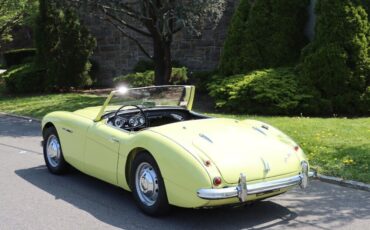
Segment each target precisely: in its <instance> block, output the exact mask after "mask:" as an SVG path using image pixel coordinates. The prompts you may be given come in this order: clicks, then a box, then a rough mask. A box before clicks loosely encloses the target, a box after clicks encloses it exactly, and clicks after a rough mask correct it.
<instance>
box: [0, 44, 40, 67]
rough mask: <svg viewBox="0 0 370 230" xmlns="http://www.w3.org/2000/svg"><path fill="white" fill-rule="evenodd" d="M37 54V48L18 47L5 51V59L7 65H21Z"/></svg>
mask: <svg viewBox="0 0 370 230" xmlns="http://www.w3.org/2000/svg"><path fill="white" fill-rule="evenodd" d="M35 55H36V49H30V48H29V49H16V50H10V51H7V52H5V53H4V55H3V56H4V59H5V63H6V66H7V67H11V66H14V65H20V64H22V63H25V62H27V60H29V59H30V58H31V59H32V58H33V57H34V56H35Z"/></svg>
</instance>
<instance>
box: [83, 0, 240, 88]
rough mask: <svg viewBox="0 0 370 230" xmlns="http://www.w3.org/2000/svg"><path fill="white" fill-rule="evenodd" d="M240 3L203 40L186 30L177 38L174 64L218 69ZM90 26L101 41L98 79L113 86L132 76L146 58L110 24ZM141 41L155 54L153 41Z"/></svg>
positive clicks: (230, 2) (233, 1) (97, 54)
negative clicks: (122, 77) (124, 76)
mask: <svg viewBox="0 0 370 230" xmlns="http://www.w3.org/2000/svg"><path fill="white" fill-rule="evenodd" d="M237 2H238V1H237V0H228V7H227V9H226V11H225V13H224V16H223V18H222V20H221V22H220V23H219V24H218V26H217V27H216V28H215V29H212V28H207V29H205V30H204V32H203V34H202V36H201V37H194V36H192V35H190V34H189V33H188V32H186V31H185V30H184V31H181V32H180V33H178V34H176V36H175V37H174V42H173V49H172V55H173V60H175V61H178V62H179V63H180V64H181V65H184V66H187V67H188V68H189V69H190V70H191V71H202V70H213V69H215V68H216V67H217V65H218V61H219V58H220V54H221V50H222V47H223V43H224V40H225V38H226V35H227V29H228V25H229V22H230V19H231V17H232V14H233V12H234V8H235V6H236V4H237ZM86 24H87V25H88V28H89V30H90V32H91V33H92V34H93V35H94V36H95V37H96V39H97V48H96V50H95V52H94V56H93V58H92V59H93V62H94V63H95V64H96V65H97V69H98V72H97V75H98V76H97V77H98V78H99V81H100V82H101V83H102V84H103V85H111V84H112V78H114V77H116V76H119V75H121V74H127V73H129V72H131V71H132V69H133V67H134V66H135V65H136V63H137V62H138V61H139V60H141V59H145V58H146V56H145V55H144V54H143V53H142V52H141V51H140V49H139V48H138V47H137V45H136V44H135V43H134V42H133V41H131V40H129V39H128V38H126V37H124V36H122V35H121V34H120V32H119V31H117V30H116V29H115V28H114V27H113V26H111V25H110V24H108V23H107V22H104V21H101V20H100V19H97V18H88V20H86ZM140 40H141V41H142V42H143V43H144V46H145V47H146V48H147V50H149V51H151V50H152V48H151V47H152V43H151V41H150V40H149V39H147V38H141V39H140Z"/></svg>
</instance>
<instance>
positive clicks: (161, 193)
mask: <svg viewBox="0 0 370 230" xmlns="http://www.w3.org/2000/svg"><path fill="white" fill-rule="evenodd" d="M130 181H131V188H132V193H133V195H134V198H135V200H136V202H137V204H138V206H139V207H140V208H141V209H142V210H143V211H144V212H145V213H146V214H148V215H151V216H159V215H165V214H166V213H168V211H169V209H170V205H169V204H168V200H167V194H166V189H165V186H164V182H163V178H162V175H161V172H160V171H159V168H158V165H157V163H156V161H155V160H154V158H153V157H152V156H151V155H150V154H148V153H140V154H138V155H137V156H136V157H135V159H134V160H133V162H132V167H131V180H130Z"/></svg>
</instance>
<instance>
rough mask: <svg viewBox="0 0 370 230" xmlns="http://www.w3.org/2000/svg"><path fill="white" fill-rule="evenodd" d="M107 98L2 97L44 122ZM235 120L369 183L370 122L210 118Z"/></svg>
mask: <svg viewBox="0 0 370 230" xmlns="http://www.w3.org/2000/svg"><path fill="white" fill-rule="evenodd" d="M104 99H105V98H104V97H98V96H90V95H83V94H54V95H42V96H29V97H16V98H14V97H0V111H1V112H8V113H14V114H19V115H26V116H32V117H36V118H42V116H43V115H45V114H46V113H48V112H51V111H55V110H65V111H74V110H76V109H79V108H84V107H87V106H95V105H101V104H102V103H103V101H104ZM210 115H213V116H217V117H229V118H236V119H258V120H261V121H264V122H266V123H269V124H271V125H274V126H275V127H277V128H279V129H281V130H282V131H284V132H285V133H287V134H288V135H289V136H291V137H292V138H293V139H295V140H296V141H297V142H298V143H299V144H300V145H301V146H302V148H303V149H304V150H305V152H306V154H307V156H308V157H309V159H310V163H311V165H312V166H313V168H315V169H317V170H318V171H319V173H322V174H325V175H332V176H339V177H342V178H345V179H353V180H358V181H362V182H367V183H370V172H369V164H370V118H359V119H346V118H330V119H329V118H300V117H251V116H240V115H224V114H210Z"/></svg>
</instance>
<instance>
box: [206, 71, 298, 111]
mask: <svg viewBox="0 0 370 230" xmlns="http://www.w3.org/2000/svg"><path fill="white" fill-rule="evenodd" d="M298 85H299V83H298V81H297V77H296V74H295V73H294V71H293V69H291V68H278V69H265V70H258V71H254V72H251V73H249V74H247V75H234V76H231V77H228V78H223V77H221V76H215V77H214V79H213V81H212V82H211V83H210V84H209V85H208V88H209V90H210V95H211V97H213V98H214V99H215V102H216V107H217V108H220V109H222V110H223V111H227V112H229V111H232V112H237V113H249V114H264V115H267V114H268V115H285V114H292V113H297V108H298V106H299V103H300V101H301V100H302V99H303V98H305V95H300V93H299V87H298Z"/></svg>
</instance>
